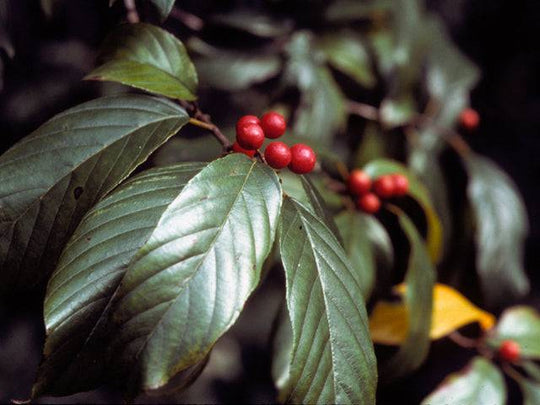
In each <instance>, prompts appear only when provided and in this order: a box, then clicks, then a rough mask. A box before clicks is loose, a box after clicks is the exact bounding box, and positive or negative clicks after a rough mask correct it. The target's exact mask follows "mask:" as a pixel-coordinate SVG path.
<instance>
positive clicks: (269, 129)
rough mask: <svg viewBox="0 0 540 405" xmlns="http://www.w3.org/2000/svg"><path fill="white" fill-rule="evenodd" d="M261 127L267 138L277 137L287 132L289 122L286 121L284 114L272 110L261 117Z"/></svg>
mask: <svg viewBox="0 0 540 405" xmlns="http://www.w3.org/2000/svg"><path fill="white" fill-rule="evenodd" d="M261 127H262V129H263V131H264V135H265V136H266V137H267V138H270V139H275V138H279V137H280V136H281V135H283V134H284V133H285V130H286V129H287V122H285V118H283V115H281V114H279V113H277V112H275V111H270V112H267V113H266V114H264V115H263V116H262V117H261Z"/></svg>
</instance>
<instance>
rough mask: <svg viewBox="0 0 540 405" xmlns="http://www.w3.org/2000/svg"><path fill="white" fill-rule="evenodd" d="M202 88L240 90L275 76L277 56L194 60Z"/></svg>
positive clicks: (278, 67) (237, 55) (220, 55)
mask: <svg viewBox="0 0 540 405" xmlns="http://www.w3.org/2000/svg"><path fill="white" fill-rule="evenodd" d="M195 63H196V66H197V71H198V72H199V76H200V77H201V81H202V82H203V83H204V84H205V86H210V87H215V88H218V89H222V90H231V91H236V90H242V89H247V88H248V87H250V86H251V85H253V84H256V83H260V82H263V81H265V80H268V79H270V78H272V77H274V76H276V75H277V74H278V73H279V71H280V70H281V60H280V58H279V57H278V56H277V55H247V54H242V53H233V52H223V51H222V52H219V53H216V54H214V55H211V56H210V57H207V58H203V59H198V60H196V62H195Z"/></svg>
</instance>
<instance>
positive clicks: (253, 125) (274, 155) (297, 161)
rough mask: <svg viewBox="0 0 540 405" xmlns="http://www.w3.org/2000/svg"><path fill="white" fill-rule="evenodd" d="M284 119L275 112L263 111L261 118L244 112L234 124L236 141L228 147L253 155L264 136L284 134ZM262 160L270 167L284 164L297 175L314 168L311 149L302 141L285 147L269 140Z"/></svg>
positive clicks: (274, 137) (281, 143) (314, 158)
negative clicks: (264, 112)
mask: <svg viewBox="0 0 540 405" xmlns="http://www.w3.org/2000/svg"><path fill="white" fill-rule="evenodd" d="M286 129H287V123H286V122H285V118H283V116H282V115H281V114H279V113H277V112H275V111H270V112H268V113H266V114H264V115H263V116H262V117H261V119H259V118H257V117H255V116H254V115H244V116H243V117H241V118H240V119H239V120H238V121H237V123H236V142H235V143H234V144H233V146H232V150H233V151H234V152H238V153H244V154H246V155H248V156H249V157H253V156H254V155H255V152H256V151H257V149H259V148H260V147H261V146H262V145H263V143H264V138H265V137H266V138H269V139H276V138H279V137H280V136H281V135H283V134H284V133H285V130H286ZM264 158H265V160H266V163H268V165H269V166H270V167H272V168H274V169H283V168H285V167H288V168H289V169H290V170H291V171H292V172H294V173H297V174H304V173H309V172H310V171H312V170H313V168H314V167H315V163H316V161H317V158H316V156H315V152H313V149H311V148H310V147H309V146H307V145H305V144H303V143H297V144H296V145H294V146H292V147H291V148H289V147H288V146H287V145H286V144H285V143H283V142H279V141H276V142H270V143H269V144H268V146H267V147H266V149H265V151H264Z"/></svg>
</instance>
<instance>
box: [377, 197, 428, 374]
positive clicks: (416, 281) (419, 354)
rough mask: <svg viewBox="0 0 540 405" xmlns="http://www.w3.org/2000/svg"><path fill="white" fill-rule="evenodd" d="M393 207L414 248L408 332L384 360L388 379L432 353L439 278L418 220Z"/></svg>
mask: <svg viewBox="0 0 540 405" xmlns="http://www.w3.org/2000/svg"><path fill="white" fill-rule="evenodd" d="M391 210H392V211H393V212H394V214H395V215H397V217H398V220H399V223H400V225H401V228H402V229H403V232H405V235H406V236H407V239H408V240H409V247H410V251H409V262H408V264H407V273H406V274H405V284H406V286H407V289H406V291H405V305H406V307H407V308H408V333H407V338H406V339H405V342H404V343H403V344H402V345H401V347H400V348H399V350H398V352H397V353H396V354H395V355H394V356H393V357H392V358H390V360H388V361H387V362H386V363H385V364H383V373H384V378H385V379H388V380H390V379H394V378H399V377H403V376H405V375H406V374H408V373H410V372H412V371H414V370H416V369H417V368H418V367H419V366H420V365H421V364H422V363H423V362H424V360H425V358H426V357H427V355H428V351H429V343H430V339H429V332H430V329H431V314H432V309H433V287H434V285H435V278H436V275H435V268H434V267H433V264H432V262H431V260H430V258H429V254H428V251H427V249H426V246H425V245H424V242H423V240H422V238H421V236H420V235H419V234H418V231H417V230H416V228H415V226H414V224H413V223H412V221H411V220H410V219H409V217H407V215H405V213H404V212H403V211H401V210H400V209H399V208H397V207H392V208H391Z"/></svg>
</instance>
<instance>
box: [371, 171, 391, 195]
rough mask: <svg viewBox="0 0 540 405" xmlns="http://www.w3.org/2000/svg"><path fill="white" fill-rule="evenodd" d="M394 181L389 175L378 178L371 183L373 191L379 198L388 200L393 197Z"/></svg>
mask: <svg viewBox="0 0 540 405" xmlns="http://www.w3.org/2000/svg"><path fill="white" fill-rule="evenodd" d="M394 190H395V187H394V179H393V178H392V176H391V175H388V174H387V175H384V176H381V177H379V178H378V179H377V180H375V182H374V183H373V191H375V194H377V195H378V196H379V197H381V198H390V197H392V196H393V195H394Z"/></svg>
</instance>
